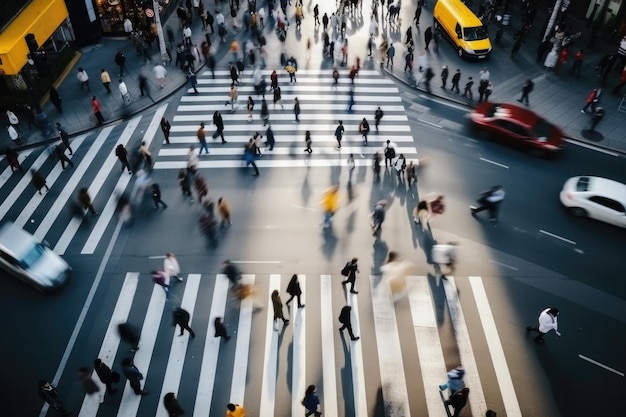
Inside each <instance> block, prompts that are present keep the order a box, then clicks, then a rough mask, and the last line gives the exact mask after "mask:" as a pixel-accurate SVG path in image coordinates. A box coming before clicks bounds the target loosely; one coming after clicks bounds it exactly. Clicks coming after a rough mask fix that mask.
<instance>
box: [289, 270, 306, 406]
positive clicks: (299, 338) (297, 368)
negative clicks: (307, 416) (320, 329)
mask: <svg viewBox="0 0 626 417" xmlns="http://www.w3.org/2000/svg"><path fill="white" fill-rule="evenodd" d="M298 281H299V282H300V288H301V289H302V295H301V300H302V304H306V303H305V297H306V275H298ZM309 308H310V307H309ZM289 316H290V317H289V319H290V321H291V325H292V326H293V336H292V341H293V342H292V343H293V344H292V357H293V359H292V362H291V393H292V395H291V415H292V416H297V415H300V414H302V412H303V407H302V404H301V402H300V401H301V400H302V397H304V391H305V390H306V387H307V385H305V384H306V308H298V303H297V301H296V300H292V302H291V311H290V314H289Z"/></svg>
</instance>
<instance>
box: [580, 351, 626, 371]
mask: <svg viewBox="0 0 626 417" xmlns="http://www.w3.org/2000/svg"><path fill="white" fill-rule="evenodd" d="M578 357H579V358H580V359H582V360H584V361H587V362H589V363H592V364H594V365H597V366H599V367H600V368H602V369H606V370H607V371H609V372H613V373H614V374H617V375H619V376H621V377H623V376H624V373H623V372H620V371H618V370H617V369H613V368H611V367H610V366H606V365H604V364H602V363H600V362H598V361H594V360H593V359H591V358H588V357H586V356H585V355H581V354H580V353H579V354H578Z"/></svg>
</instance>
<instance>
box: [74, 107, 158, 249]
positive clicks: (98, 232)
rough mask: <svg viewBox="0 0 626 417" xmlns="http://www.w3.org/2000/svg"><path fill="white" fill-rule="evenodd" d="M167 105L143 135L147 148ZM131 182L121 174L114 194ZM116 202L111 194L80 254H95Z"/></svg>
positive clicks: (114, 159)
mask: <svg viewBox="0 0 626 417" xmlns="http://www.w3.org/2000/svg"><path fill="white" fill-rule="evenodd" d="M168 105H169V103H166V104H164V105H162V106H160V107H159V108H158V109H157V110H156V111H155V113H154V116H153V117H152V120H151V121H150V125H149V126H148V128H147V129H146V132H145V134H144V135H143V138H142V142H146V145H148V147H150V145H151V144H152V140H153V139H154V136H155V134H156V132H157V130H158V129H159V128H160V126H161V118H162V117H163V114H164V113H165V110H167V106H168ZM118 143H120V142H118ZM110 158H111V164H112V165H111V166H114V165H115V162H116V159H117V158H116V157H115V155H114V154H113V153H112V154H111V155H110ZM108 162H109V160H108V159H107V163H108ZM122 172H124V171H122ZM131 180H132V176H131V175H126V174H125V173H124V174H122V175H121V176H120V178H119V179H118V181H117V184H116V185H115V190H116V192H117V193H120V192H123V191H124V190H126V188H127V187H128V183H129V182H130V181H131ZM118 201H119V196H118V195H116V194H112V195H111V196H110V197H109V199H108V200H107V202H106V204H105V206H104V208H103V209H102V210H101V212H100V215H99V216H98V220H97V221H96V225H95V226H94V227H93V229H92V230H91V233H90V234H89V237H88V238H87V241H86V242H85V245H84V246H83V248H82V249H81V254H92V253H94V252H95V250H96V247H97V245H98V243H99V242H100V240H101V239H102V236H103V235H104V232H105V231H106V228H107V226H108V224H109V222H110V221H111V218H112V217H113V216H114V215H115V211H116V209H117V203H118Z"/></svg>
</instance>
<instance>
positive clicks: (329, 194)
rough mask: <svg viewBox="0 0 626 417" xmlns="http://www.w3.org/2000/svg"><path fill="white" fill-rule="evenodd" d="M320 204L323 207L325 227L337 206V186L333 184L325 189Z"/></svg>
mask: <svg viewBox="0 0 626 417" xmlns="http://www.w3.org/2000/svg"><path fill="white" fill-rule="evenodd" d="M321 204H322V207H323V209H324V228H327V227H329V226H330V219H331V218H332V217H333V216H334V215H335V212H336V211H337V209H338V208H339V187H337V186H334V187H332V188H331V189H329V190H328V191H326V193H324V197H323V198H322V202H321Z"/></svg>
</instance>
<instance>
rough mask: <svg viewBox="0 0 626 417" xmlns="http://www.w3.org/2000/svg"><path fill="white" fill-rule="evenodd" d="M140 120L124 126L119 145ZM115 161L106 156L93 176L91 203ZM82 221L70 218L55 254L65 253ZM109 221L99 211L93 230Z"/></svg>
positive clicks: (113, 156) (90, 188)
mask: <svg viewBox="0 0 626 417" xmlns="http://www.w3.org/2000/svg"><path fill="white" fill-rule="evenodd" d="M140 120H141V117H137V118H134V119H132V120H131V121H130V122H128V124H127V125H126V128H125V129H124V131H123V132H122V134H121V135H120V140H119V143H121V144H123V145H126V143H128V141H129V140H130V138H131V136H132V134H133V132H134V131H135V129H136V128H137V125H138V124H139V121H140ZM116 160H117V157H116V156H115V155H114V154H113V153H110V154H109V155H108V156H107V158H106V160H105V161H104V163H103V164H102V165H101V167H100V170H99V171H98V174H97V175H96V176H95V179H94V181H93V182H92V183H91V185H90V186H89V195H90V196H91V199H92V201H93V200H95V199H96V197H97V196H98V193H99V192H100V189H101V188H102V186H103V185H104V182H105V181H106V179H107V178H108V174H109V172H111V169H112V168H113V167H114V165H115V162H116ZM123 172H124V174H125V173H126V171H123ZM83 220H84V217H76V216H74V217H72V220H71V221H70V223H69V225H68V226H67V227H66V228H65V230H64V231H63V233H62V234H61V237H60V238H59V240H58V241H57V243H56V245H55V246H54V251H55V252H56V253H58V254H59V255H63V254H64V253H65V251H66V250H67V247H68V246H69V244H70V242H71V241H72V239H73V238H74V236H75V235H76V232H78V229H79V228H80V225H81V223H82V222H83ZM110 220H111V218H110V217H107V216H106V213H105V212H104V210H101V212H100V216H99V217H98V221H97V222H96V225H95V226H94V228H97V227H98V225H99V224H101V223H103V222H105V223H106V225H108V224H109V221H110ZM92 233H93V231H92Z"/></svg>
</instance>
